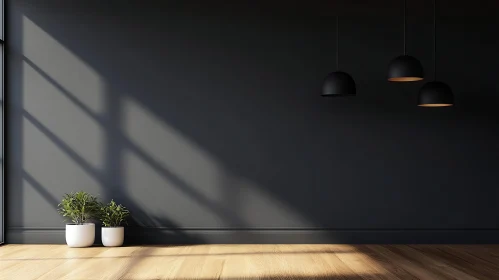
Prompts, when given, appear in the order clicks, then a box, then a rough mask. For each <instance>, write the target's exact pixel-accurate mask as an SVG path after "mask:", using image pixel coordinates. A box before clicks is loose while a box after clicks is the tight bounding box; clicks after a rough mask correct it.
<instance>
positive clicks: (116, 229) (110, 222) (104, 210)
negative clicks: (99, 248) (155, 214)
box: [99, 200, 130, 247]
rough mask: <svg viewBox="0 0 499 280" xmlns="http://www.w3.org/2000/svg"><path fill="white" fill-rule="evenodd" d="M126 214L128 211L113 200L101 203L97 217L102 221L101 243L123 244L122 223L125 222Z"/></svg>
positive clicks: (105, 244) (109, 244) (108, 244)
mask: <svg viewBox="0 0 499 280" xmlns="http://www.w3.org/2000/svg"><path fill="white" fill-rule="evenodd" d="M128 215H130V211H128V209H126V208H125V207H124V206H123V205H121V204H117V203H116V202H114V200H111V202H109V203H108V204H101V206H100V209H99V218H100V220H101V222H102V245H104V246H106V247H118V246H121V245H123V240H124V239H125V229H124V228H123V226H122V224H124V223H126V218H127V217H128Z"/></svg>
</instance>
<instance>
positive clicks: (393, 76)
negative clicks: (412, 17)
mask: <svg viewBox="0 0 499 280" xmlns="http://www.w3.org/2000/svg"><path fill="white" fill-rule="evenodd" d="M406 2H407V1H406V0H404V55H401V56H398V57H396V58H394V59H393V60H392V61H391V62H390V64H389V65H388V81H390V82H415V81H421V80H422V79H423V77H424V72H423V66H422V65H421V62H419V60H418V59H417V58H415V57H413V56H410V55H407V51H406V50H407V47H406V35H405V34H406V31H407V30H406V29H407V27H406V26H407V19H406V17H407V16H406V13H407V7H406V6H407V3H406Z"/></svg>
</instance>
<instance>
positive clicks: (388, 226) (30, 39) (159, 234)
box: [7, 0, 499, 243]
mask: <svg viewBox="0 0 499 280" xmlns="http://www.w3.org/2000/svg"><path fill="white" fill-rule="evenodd" d="M226 2H230V1H94V0H91V1H89V0H85V1H62V0H59V1H56V0H50V1H35V0H16V1H14V0H11V1H8V12H9V14H8V32H9V33H8V40H9V41H8V46H9V53H8V55H9V57H8V59H9V62H8V80H7V82H8V91H7V97H8V106H9V111H8V117H9V119H8V140H9V141H8V143H7V145H8V155H7V158H8V168H9V169H8V174H7V175H8V184H7V196H8V199H7V202H8V205H7V210H8V213H7V241H8V242H21V243H22V242H64V237H63V234H64V231H63V228H64V223H63V221H62V219H61V217H60V216H59V215H58V214H57V212H56V210H55V208H56V205H57V203H58V200H59V199H60V197H61V196H62V195H63V194H64V193H66V192H70V191H77V190H86V191H89V192H92V193H95V194H99V195H100V196H101V197H102V199H104V200H108V199H111V198H114V199H115V200H116V201H118V202H120V203H122V204H124V205H126V206H128V207H129V208H130V210H131V211H132V213H133V218H134V221H133V222H132V226H131V227H130V228H129V229H128V241H129V242H137V243H175V242H262V243H265V242H278V243H286V242H303V243H305V242H356V243H360V242H385V243H397V242H411V243H417V242H496V241H498V240H499V231H498V229H499V204H498V203H497V198H498V194H499V193H498V186H499V184H498V181H499V180H498V177H497V170H498V168H499V161H498V156H499V128H498V124H497V122H498V119H499V111H498V110H497V105H498V104H499V102H498V101H499V100H498V93H499V88H498V86H497V77H498V73H499V54H498V52H497V49H499V39H498V36H497V30H498V27H499V21H498V18H499V12H498V11H499V9H498V8H499V4H496V3H495V2H496V1H493V0H490V1H484V0H480V1H474V2H473V3H474V6H470V4H469V3H462V4H461V3H456V1H450V0H446V1H439V8H440V9H439V10H440V16H439V19H438V23H439V25H438V30H439V33H438V34H439V37H438V39H439V45H438V50H439V55H438V70H439V71H438V72H439V73H438V76H439V79H440V80H442V81H445V82H447V83H448V84H449V85H450V86H451V87H452V88H453V90H454V94H455V97H456V106H455V107H453V108H440V109H428V108H418V107H416V106H415V104H416V96H417V91H418V90H419V88H420V87H421V86H422V85H423V83H411V84H390V83H388V82H386V81H385V73H386V67H387V64H388V62H389V61H390V60H391V59H392V58H393V57H395V56H397V55H399V54H401V52H402V26H401V24H402V18H401V12H402V11H401V3H402V1H395V0H384V1H341V2H334V1H295V2H293V1H270V2H269V1H232V2H237V3H232V4H228V3H226ZM365 2H369V3H365ZM346 3H348V4H346ZM408 8H409V19H408V20H409V25H408V27H409V33H408V34H407V35H408V40H409V41H408V51H409V53H410V54H412V55H415V56H417V57H418V58H420V59H421V61H422V63H423V65H424V67H425V70H426V74H427V75H426V76H427V77H428V80H430V77H431V76H432V74H433V70H432V30H433V29H432V1H428V0H426V1H416V0H411V1H409V3H408ZM336 14H341V19H340V22H341V46H340V47H341V68H342V69H343V70H345V71H348V72H349V73H351V74H352V75H353V77H354V78H355V80H356V82H357V86H358V96H357V97H355V98H341V99H340V98H337V99H324V98H321V97H320V88H321V82H322V79H323V78H324V77H325V76H326V74H327V73H328V72H330V71H332V70H334V69H335V33H334V31H335V18H334V15H336Z"/></svg>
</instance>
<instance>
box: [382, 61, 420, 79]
mask: <svg viewBox="0 0 499 280" xmlns="http://www.w3.org/2000/svg"><path fill="white" fill-rule="evenodd" d="M423 77H424V72H423V65H421V62H419V60H418V59H417V58H415V57H413V56H410V55H401V56H398V57H396V58H394V59H393V60H392V61H391V62H390V64H389V65H388V81H391V82H414V81H421V80H422V79H423Z"/></svg>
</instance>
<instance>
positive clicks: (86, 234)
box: [66, 223, 95, 248]
mask: <svg viewBox="0 0 499 280" xmlns="http://www.w3.org/2000/svg"><path fill="white" fill-rule="evenodd" d="M94 241H95V224H93V223H85V224H82V225H75V224H66V243H67V244H68V246H69V247H74V248H81V247H89V246H92V245H93V244H94Z"/></svg>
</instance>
